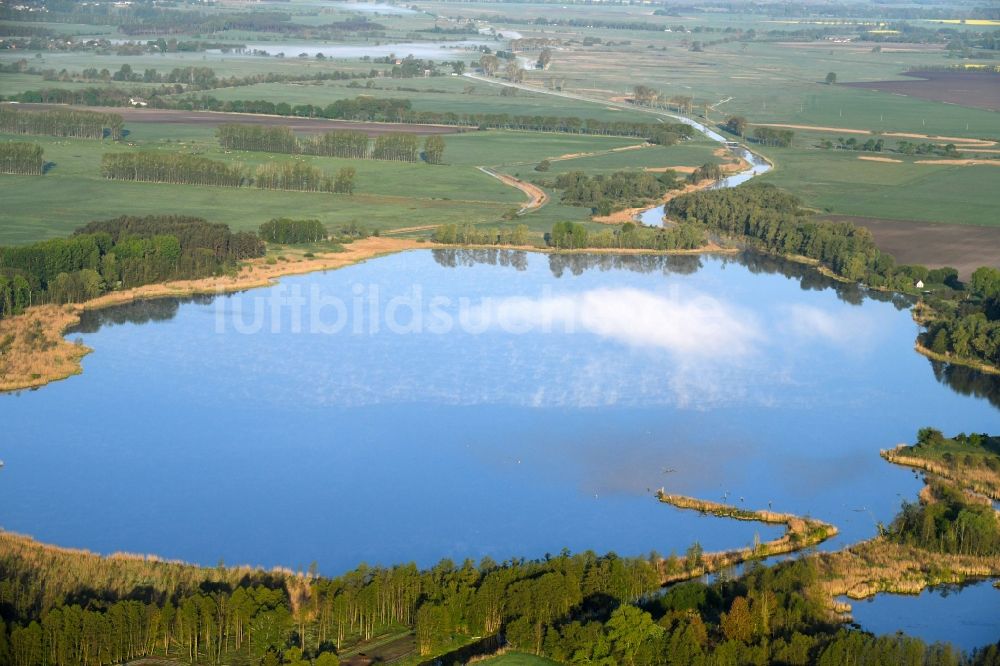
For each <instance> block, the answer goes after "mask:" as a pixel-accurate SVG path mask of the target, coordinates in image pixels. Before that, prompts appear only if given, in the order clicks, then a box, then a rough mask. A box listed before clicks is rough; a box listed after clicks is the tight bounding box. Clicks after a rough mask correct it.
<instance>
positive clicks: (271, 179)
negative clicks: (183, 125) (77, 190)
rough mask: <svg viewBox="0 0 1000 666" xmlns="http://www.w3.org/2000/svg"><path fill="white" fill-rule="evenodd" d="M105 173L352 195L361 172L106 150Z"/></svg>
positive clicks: (133, 178)
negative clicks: (333, 172)
mask: <svg viewBox="0 0 1000 666" xmlns="http://www.w3.org/2000/svg"><path fill="white" fill-rule="evenodd" d="M101 175H102V176H104V177H105V178H109V179H111V180H126V181H135V182H143V183H178V184H186V185H217V186H222V187H250V186H253V187H257V188H260V189H270V190H296V191H303V192H338V193H342V194H352V193H353V192H354V179H355V176H356V175H357V172H356V171H355V169H354V168H353V167H344V168H342V169H340V170H339V171H338V172H337V175H336V176H335V177H334V176H330V175H328V174H327V173H325V172H324V171H323V170H322V169H320V168H318V167H315V166H312V165H311V164H307V163H305V162H301V161H291V162H278V163H273V162H272V163H267V164H261V165H259V166H257V167H256V168H255V169H254V170H253V171H248V170H246V169H244V167H243V165H241V164H230V163H227V162H222V161H219V160H212V159H208V158H207V157H199V156H197V155H188V154H184V153H172V152H161V151H140V152H135V153H105V154H104V155H103V156H102V158H101Z"/></svg>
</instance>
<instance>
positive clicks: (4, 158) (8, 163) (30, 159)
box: [0, 141, 45, 176]
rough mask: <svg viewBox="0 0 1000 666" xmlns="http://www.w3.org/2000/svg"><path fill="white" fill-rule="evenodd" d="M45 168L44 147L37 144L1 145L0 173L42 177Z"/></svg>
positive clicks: (8, 143)
mask: <svg viewBox="0 0 1000 666" xmlns="http://www.w3.org/2000/svg"><path fill="white" fill-rule="evenodd" d="M44 166H45V161H44V160H43V159H42V147H41V146H39V145H38V144H36V143H25V142H21V141H10V142H7V143H0V173H14V174H21V175H26V176H40V175H42V171H43V169H44Z"/></svg>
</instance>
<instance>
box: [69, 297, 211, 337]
mask: <svg viewBox="0 0 1000 666" xmlns="http://www.w3.org/2000/svg"><path fill="white" fill-rule="evenodd" d="M214 298H215V295H214V294H202V295H198V296H190V297H188V298H154V299H150V300H142V301H135V302H133V303H126V304H124V305H116V306H114V307H110V308H103V309H101V310H88V311H86V312H84V313H83V314H82V315H81V316H80V323H79V324H77V325H76V326H74V327H73V328H72V329H71V330H70V331H68V333H95V332H96V331H97V330H98V329H100V328H101V327H102V326H106V325H112V326H113V325H115V324H147V323H149V322H155V321H168V320H170V319H173V318H174V317H176V316H177V311H178V310H179V309H180V306H181V303H200V304H207V303H211V302H212V300H213V299H214Z"/></svg>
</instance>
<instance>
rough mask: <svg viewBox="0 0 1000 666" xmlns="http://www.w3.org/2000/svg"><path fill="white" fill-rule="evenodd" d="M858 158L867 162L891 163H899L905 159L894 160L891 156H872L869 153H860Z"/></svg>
mask: <svg viewBox="0 0 1000 666" xmlns="http://www.w3.org/2000/svg"><path fill="white" fill-rule="evenodd" d="M858 159H859V160H864V161H866V162H888V163H891V164H899V163H901V162H902V161H903V160H894V159H892V158H891V157H871V156H868V155H859V156H858Z"/></svg>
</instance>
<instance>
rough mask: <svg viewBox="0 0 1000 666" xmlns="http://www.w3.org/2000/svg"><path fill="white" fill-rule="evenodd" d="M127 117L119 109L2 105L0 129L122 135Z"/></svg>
mask: <svg viewBox="0 0 1000 666" xmlns="http://www.w3.org/2000/svg"><path fill="white" fill-rule="evenodd" d="M124 124H125V121H124V120H123V119H122V117H121V116H120V115H118V114H117V113H97V112H94V111H69V110H63V109H57V110H53V111H24V110H21V109H12V108H9V107H6V106H4V107H0V132H5V133H7V134H45V135H49V136H65V137H73V138H76V139H103V138H104V137H105V133H107V135H108V138H110V139H113V140H115V141H117V140H118V139H120V138H122V128H123V126H124Z"/></svg>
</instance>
